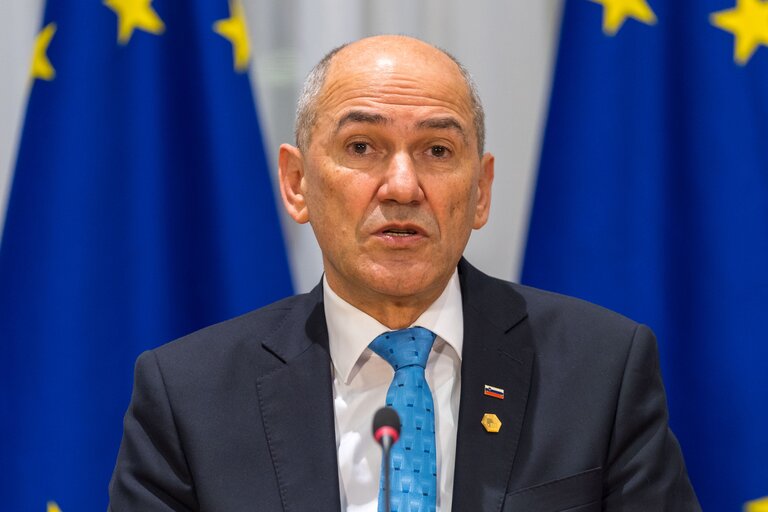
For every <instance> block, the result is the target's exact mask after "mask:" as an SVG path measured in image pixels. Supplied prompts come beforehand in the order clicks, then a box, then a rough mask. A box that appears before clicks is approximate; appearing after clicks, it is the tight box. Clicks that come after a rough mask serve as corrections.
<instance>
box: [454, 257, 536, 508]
mask: <svg viewBox="0 0 768 512" xmlns="http://www.w3.org/2000/svg"><path fill="white" fill-rule="evenodd" d="M459 274H460V278H461V284H462V286H461V289H462V301H463V302H464V348H463V350H462V364H461V405H460V408H459V426H458V433H457V441H456V469H455V476H454V487H453V488H454V491H453V510H454V511H456V512H461V511H476V510H483V511H500V510H501V507H502V504H503V501H504V496H505V494H506V492H507V482H508V481H509V477H510V474H511V471H512V465H513V462H514V460H515V454H516V452H517V446H518V440H519V438H520V432H521V430H522V425H523V419H524V416H525V410H526V404H527V401H528V392H529V389H530V385H531V373H532V367H533V349H532V345H531V342H530V335H529V332H528V329H527V328H526V326H527V324H526V323H525V322H524V319H525V318H526V316H527V313H526V310H525V301H524V300H523V298H522V297H521V296H520V295H519V294H517V293H516V292H515V291H513V290H512V289H511V288H510V287H508V286H507V285H505V284H502V283H500V282H498V281H496V280H493V279H491V278H489V277H487V276H484V275H483V274H481V273H480V272H479V271H477V270H476V269H474V268H473V267H471V266H470V265H469V264H468V263H467V262H466V261H464V260H462V262H461V263H460V264H459ZM486 384H487V385H490V386H494V387H497V388H502V389H503V390H504V399H503V400H501V399H498V398H494V397H490V396H486V395H484V393H483V390H484V386H485V385H486ZM486 413H489V414H495V415H496V416H498V418H499V420H500V421H501V429H500V431H499V432H498V433H489V432H487V431H486V429H485V428H484V427H483V425H482V424H481V420H482V418H483V415H484V414H486Z"/></svg>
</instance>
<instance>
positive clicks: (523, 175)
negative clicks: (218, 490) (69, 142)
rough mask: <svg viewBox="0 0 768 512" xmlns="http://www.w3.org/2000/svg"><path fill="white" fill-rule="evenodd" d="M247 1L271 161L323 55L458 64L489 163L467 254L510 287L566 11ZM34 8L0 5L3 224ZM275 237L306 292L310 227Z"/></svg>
mask: <svg viewBox="0 0 768 512" xmlns="http://www.w3.org/2000/svg"><path fill="white" fill-rule="evenodd" d="M243 1H244V4H245V8H246V12H247V14H248V18H249V28H250V35H251V40H252V43H253V49H254V57H253V65H252V67H251V71H252V73H251V77H252V79H253V82H254V86H255V90H256V94H257V99H258V105H259V109H260V115H261V120H262V127H263V128H264V133H265V137H266V140H265V145H266V147H267V151H268V152H269V153H268V154H269V155H270V158H271V161H273V162H274V161H275V158H276V149H277V147H278V145H279V144H280V143H281V142H291V141H292V132H293V117H294V115H293V112H294V104H295V100H296V96H297V94H298V90H299V87H300V84H301V81H302V79H303V77H304V75H305V74H306V73H307V72H308V71H309V69H310V68H311V67H312V65H313V64H314V63H315V62H316V61H317V60H319V59H320V57H321V56H322V55H323V54H324V53H325V52H327V51H328V50H330V49H331V48H333V47H335V46H338V45H339V44H342V43H344V42H348V41H350V40H354V39H358V38H360V37H363V36H366V35H372V34H380V33H400V34H408V35H412V36H416V37H420V38H422V39H424V40H426V41H429V42H431V43H433V44H436V45H438V46H440V47H442V48H445V49H446V50H448V51H449V52H451V53H452V54H453V55H455V56H456V57H457V58H458V59H459V60H460V61H462V62H463V63H464V64H465V66H466V67H467V68H468V69H469V70H470V72H471V73H472V74H473V75H474V77H475V79H476V81H477V84H478V87H479V89H480V95H481V97H482V99H483V103H484V105H485V110H486V117H487V120H486V123H487V133H488V136H487V143H486V146H487V149H488V150H489V151H491V152H492V153H494V154H495V155H496V181H495V184H494V189H493V201H492V207H491V219H490V221H489V223H488V225H487V226H486V227H485V228H483V229H482V230H480V231H477V232H475V233H474V234H473V235H472V238H471V240H470V244H469V247H468V248H467V251H466V255H467V257H468V258H469V260H470V261H472V262H473V263H474V264H475V265H476V266H478V267H480V268H481V269H483V270H485V271H486V272H488V273H490V274H493V275H496V276H499V277H503V278H506V279H516V278H517V276H518V274H519V270H520V265H521V257H522V251H523V248H524V242H525V235H526V229H527V225H528V212H529V207H530V198H531V193H532V190H533V186H534V181H535V168H536V164H537V159H538V151H539V142H540V138H541V133H542V129H543V125H544V121H545V114H546V106H547V100H548V97H549V86H550V78H551V71H552V68H553V58H554V55H555V52H556V44H557V29H558V27H559V19H560V11H561V7H562V0H544V1H542V0H474V1H468V0H419V1H415V0H243ZM42 6H43V0H3V1H2V2H0V222H2V220H3V218H4V213H5V204H6V199H7V195H8V193H9V190H10V184H11V177H12V169H13V162H14V160H15V154H16V146H17V144H18V140H19V135H20V134H19V132H20V129H21V125H22V122H23V113H24V105H25V103H26V97H27V93H28V90H27V89H28V86H29V83H28V80H27V74H28V67H29V60H30V55H31V50H32V43H33V40H34V36H35V33H36V32H37V30H38V28H39V26H40V23H41V18H42ZM54 65H55V64H54ZM273 172H276V165H275V166H273ZM283 226H284V232H285V235H286V241H287V244H288V250H289V256H290V259H291V268H292V270H293V276H294V282H295V285H296V288H297V290H298V291H305V290H308V289H310V288H311V287H312V286H314V284H315V283H316V282H317V281H318V279H319V277H320V275H321V272H322V264H321V260H320V252H319V249H318V247H317V244H316V243H315V241H314V238H313V237H312V233H311V229H310V228H309V227H308V226H298V225H295V224H293V222H292V221H290V220H289V219H288V218H287V217H286V216H283Z"/></svg>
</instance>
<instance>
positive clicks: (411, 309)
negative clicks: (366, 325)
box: [326, 274, 450, 330]
mask: <svg viewBox="0 0 768 512" xmlns="http://www.w3.org/2000/svg"><path fill="white" fill-rule="evenodd" d="M328 277H329V276H328V275H327V274H326V282H327V283H328V285H329V286H330V287H331V289H332V290H333V291H334V293H336V295H338V296H339V297H341V298H342V299H343V300H345V301H346V302H348V303H349V304H351V305H353V306H354V307H356V308H357V309H359V310H360V311H363V312H364V313H366V314H368V315H370V316H371V317H372V318H374V319H375V320H377V321H378V322H380V323H381V324H383V325H385V326H386V327H388V328H390V329H392V330H396V329H404V328H406V327H409V326H410V325H412V324H413V322H415V321H416V319H417V318H419V316H421V314H422V313H424V312H425V311H426V310H427V308H429V306H430V305H431V304H432V303H433V302H435V300H437V298H438V297H439V296H440V294H442V293H443V290H445V287H446V285H447V284H448V280H449V279H450V276H448V278H449V279H448V280H446V281H445V282H444V283H441V285H440V286H438V287H435V288H434V289H430V290H425V291H424V292H423V293H420V294H418V295H415V296H408V297H398V296H391V295H384V294H379V293H375V292H371V293H367V294H350V293H345V292H346V291H345V289H344V286H339V283H334V282H332V280H331V279H328Z"/></svg>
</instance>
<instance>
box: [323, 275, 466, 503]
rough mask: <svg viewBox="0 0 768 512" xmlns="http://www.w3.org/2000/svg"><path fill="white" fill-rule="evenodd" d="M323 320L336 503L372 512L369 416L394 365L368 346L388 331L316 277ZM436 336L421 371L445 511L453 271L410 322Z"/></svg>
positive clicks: (376, 456)
mask: <svg viewBox="0 0 768 512" xmlns="http://www.w3.org/2000/svg"><path fill="white" fill-rule="evenodd" d="M323 298H324V301H325V320H326V323H327V325H328V339H329V344H330V352H331V360H332V362H333V369H332V371H333V404H334V414H335V417H336V447H337V453H338V463H339V486H340V491H341V509H342V510H346V511H347V512H376V511H377V510H378V505H377V503H378V497H379V477H380V474H381V448H379V445H378V444H376V441H374V439H373V436H372V434H371V424H372V421H373V415H374V413H375V412H376V410H378V409H379V408H380V407H383V406H384V402H385V399H386V395H387V390H388V389H389V385H390V383H391V382H392V377H393V375H394V370H393V369H392V367H391V366H390V365H389V363H387V362H386V361H384V360H383V359H382V358H381V357H379V356H378V355H376V354H375V353H374V352H373V351H372V350H371V349H369V348H368V344H369V343H370V342H372V341H373V339H374V338H376V336H378V335H379V334H381V333H383V332H387V331H391V330H392V329H389V328H387V327H386V326H384V325H382V324H381V323H379V322H378V321H377V320H375V319H374V318H372V317H371V316H369V315H367V314H366V313H364V312H362V311H360V310H359V309H357V308H356V307H354V306H352V305H351V304H349V303H348V302H346V301H344V300H343V299H342V298H341V297H339V296H338V295H336V293H334V291H333V290H331V287H330V286H329V285H328V281H327V280H326V279H325V277H323ZM414 326H421V327H424V328H426V329H429V330H430V331H432V332H434V333H435V334H436V335H437V337H436V338H435V343H434V345H433V346H432V352H431V353H430V355H429V360H428V361H427V368H426V371H425V376H426V379H427V382H428V383H429V387H430V389H431V390H432V397H433V400H434V403H435V445H436V447H437V484H438V489H439V490H440V492H439V493H438V495H437V510H438V512H449V511H450V510H451V501H452V498H453V496H452V494H453V470H454V465H455V460H456V428H457V422H458V416H459V397H460V394H461V347H462V343H463V341H464V316H463V313H462V309H461V287H460V286H459V276H458V272H454V273H453V276H452V277H451V279H450V281H449V282H448V285H447V286H446V287H445V290H443V293H442V294H441V295H440V297H438V299H437V300H436V301H435V302H434V303H433V304H432V305H431V306H429V309H427V310H426V311H425V312H424V313H422V315H421V316H419V318H418V319H416V321H415V322H414V323H413V324H412V325H411V327H414Z"/></svg>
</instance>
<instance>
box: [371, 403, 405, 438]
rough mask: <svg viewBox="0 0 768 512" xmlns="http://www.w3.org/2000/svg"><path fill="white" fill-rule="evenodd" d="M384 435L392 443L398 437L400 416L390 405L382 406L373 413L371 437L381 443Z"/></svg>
mask: <svg viewBox="0 0 768 512" xmlns="http://www.w3.org/2000/svg"><path fill="white" fill-rule="evenodd" d="M384 437H389V438H390V439H391V442H392V443H395V442H396V441H397V439H398V438H399V437H400V416H398V415H397V411H395V410H394V409H393V408H391V407H382V408H381V409H379V410H378V411H376V414H374V415H373V438H374V439H376V442H377V443H379V444H381V443H382V439H383V438H384Z"/></svg>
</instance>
